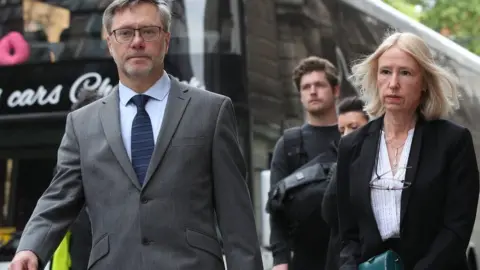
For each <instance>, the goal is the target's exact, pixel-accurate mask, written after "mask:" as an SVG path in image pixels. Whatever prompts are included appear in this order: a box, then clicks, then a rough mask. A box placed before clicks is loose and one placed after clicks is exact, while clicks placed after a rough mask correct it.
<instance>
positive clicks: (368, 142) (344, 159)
mask: <svg viewBox="0 0 480 270" xmlns="http://www.w3.org/2000/svg"><path fill="white" fill-rule="evenodd" d="M382 126H383V117H381V118H379V119H377V120H374V121H372V122H370V123H368V124H367V125H365V126H364V127H362V128H361V129H359V130H357V131H355V132H353V133H351V134H349V135H347V136H345V137H343V138H342V139H341V141H340V146H339V157H338V167H337V185H338V186H337V193H338V200H337V202H338V214H339V228H340V237H341V241H342V242H341V252H340V269H341V270H345V269H357V265H358V264H359V263H362V262H364V261H366V260H368V259H369V258H371V257H372V256H375V255H378V254H380V253H383V252H384V251H386V248H385V244H384V243H383V241H382V238H381V237H380V233H379V231H378V228H377V224H376V221H375V217H374V214H373V210H372V206H371V199H370V180H371V178H372V172H373V169H374V164H375V159H376V155H377V152H378V149H377V147H378V144H379V143H378V141H379V138H380V131H381V129H382ZM407 166H408V167H410V168H409V169H408V170H407V172H406V176H405V181H406V182H410V183H411V185H410V186H409V187H408V188H406V189H404V190H403V191H402V198H401V211H400V247H399V254H400V256H401V258H402V259H403V261H404V264H405V269H413V270H453V269H455V270H466V269H468V267H467V264H466V256H465V253H466V249H467V246H468V243H469V239H470V236H471V233H472V230H473V225H474V223H475V216H476V210H477V202H478V196H479V174H478V167H477V160H476V157H475V150H474V146H473V141H472V136H471V134H470V131H469V130H468V129H466V128H464V127H461V126H458V125H456V124H454V123H452V122H449V121H446V120H432V121H426V120H423V119H422V118H420V119H419V120H418V121H417V124H416V126H415V132H414V135H413V141H412V145H411V149H410V156H409V158H408V164H407Z"/></svg>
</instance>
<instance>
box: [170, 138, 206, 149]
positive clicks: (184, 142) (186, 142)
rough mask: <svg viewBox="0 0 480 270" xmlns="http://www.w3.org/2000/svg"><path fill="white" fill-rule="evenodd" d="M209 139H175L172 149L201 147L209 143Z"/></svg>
mask: <svg viewBox="0 0 480 270" xmlns="http://www.w3.org/2000/svg"><path fill="white" fill-rule="evenodd" d="M208 141H209V140H208V139H207V137H203V136H200V137H174V138H173V139H172V144H171V146H172V147H179V146H201V145H206V144H207V143H208Z"/></svg>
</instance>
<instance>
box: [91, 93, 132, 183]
mask: <svg viewBox="0 0 480 270" xmlns="http://www.w3.org/2000/svg"><path fill="white" fill-rule="evenodd" d="M103 104H104V105H103V107H102V108H101V110H100V115H99V117H100V121H101V123H102V127H103V132H104V133H105V138H106V139H107V142H108V144H109V145H110V148H111V149H112V152H113V154H114V155H115V157H116V158H117V160H118V162H119V163H120V165H121V167H122V168H123V170H124V171H125V173H126V174H127V175H128V177H129V178H130V180H131V181H132V183H133V184H134V185H135V187H137V188H138V189H141V187H140V184H139V182H138V179H137V176H136V175H135V171H134V170H133V167H132V163H131V162H130V159H129V158H128V154H127V151H126V150H125V145H124V144H123V140H122V132H121V129H120V109H119V107H118V106H119V96H118V88H117V89H114V90H113V91H112V93H111V94H110V95H108V96H107V97H106V98H105V99H104V101H103Z"/></svg>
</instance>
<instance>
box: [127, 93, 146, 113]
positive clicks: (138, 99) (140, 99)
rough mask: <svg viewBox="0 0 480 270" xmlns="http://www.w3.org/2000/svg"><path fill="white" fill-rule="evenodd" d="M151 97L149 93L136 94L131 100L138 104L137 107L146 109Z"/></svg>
mask: <svg viewBox="0 0 480 270" xmlns="http://www.w3.org/2000/svg"><path fill="white" fill-rule="evenodd" d="M149 99H150V97H149V96H147V95H135V96H133V97H132V99H130V101H132V102H133V104H135V106H137V109H142V110H143V109H145V104H147V101H148V100H149Z"/></svg>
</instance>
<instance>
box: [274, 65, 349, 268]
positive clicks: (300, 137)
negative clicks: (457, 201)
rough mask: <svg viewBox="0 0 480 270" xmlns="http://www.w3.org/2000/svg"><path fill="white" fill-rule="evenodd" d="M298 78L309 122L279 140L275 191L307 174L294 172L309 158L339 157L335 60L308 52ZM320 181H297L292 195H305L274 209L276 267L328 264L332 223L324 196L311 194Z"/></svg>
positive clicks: (297, 70)
mask: <svg viewBox="0 0 480 270" xmlns="http://www.w3.org/2000/svg"><path fill="white" fill-rule="evenodd" d="M293 81H294V83H295V86H296V88H297V89H298V91H299V93H300V100H301V102H302V105H303V107H304V109H305V112H306V123H305V124H304V125H302V126H301V127H295V128H291V129H287V130H285V132H284V135H283V136H282V137H281V138H280V139H279V140H278V142H277V144H276V146H275V149H274V152H273V157H272V162H271V178H270V182H271V187H272V191H275V190H274V189H275V188H276V187H278V184H279V183H280V182H281V181H282V180H283V179H285V178H286V177H288V176H290V177H298V180H301V179H303V178H305V179H306V178H308V177H304V175H302V173H298V175H295V174H294V176H291V175H292V173H294V172H296V171H297V169H299V168H302V166H305V165H306V164H307V163H309V162H312V161H315V162H322V163H325V164H328V163H329V162H331V163H334V162H335V161H336V152H335V150H334V149H335V147H334V145H335V144H336V142H338V140H339V138H340V133H339V131H338V127H337V114H336V107H335V103H336V99H337V97H338V95H339V92H340V89H339V80H338V74H337V70H336V68H335V66H334V65H333V64H332V63H330V62H329V61H328V60H326V59H322V58H319V57H314V56H312V57H308V58H305V59H303V60H301V61H300V63H299V64H298V66H297V67H296V68H295V69H294V71H293ZM317 157H319V158H320V159H318V158H317ZM314 159H318V161H317V160H314ZM319 165H322V166H323V164H319ZM327 174H328V168H327V170H325V175H327ZM317 183H319V184H311V185H304V186H303V187H299V188H297V187H296V188H297V189H296V190H300V191H299V192H297V194H294V193H293V194H294V195H289V196H297V195H298V197H301V198H286V199H284V201H285V200H290V201H291V202H292V203H291V205H289V207H287V208H286V209H284V211H283V213H280V212H279V211H269V212H270V216H271V220H270V224H271V236H270V244H271V249H272V255H273V260H274V268H273V270H309V269H316V270H322V269H324V267H325V259H326V253H327V249H328V240H329V227H328V225H327V224H326V223H325V222H324V221H323V219H322V216H321V198H320V199H315V201H313V203H312V200H311V199H309V198H315V196H316V193H318V192H320V193H321V192H323V190H324V189H325V188H326V183H325V184H323V183H321V182H317ZM283 189H285V188H283ZM277 190H278V189H277ZM275 192H276V191H275ZM267 208H268V206H267ZM270 210H271V208H270ZM292 253H293V256H292Z"/></svg>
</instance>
